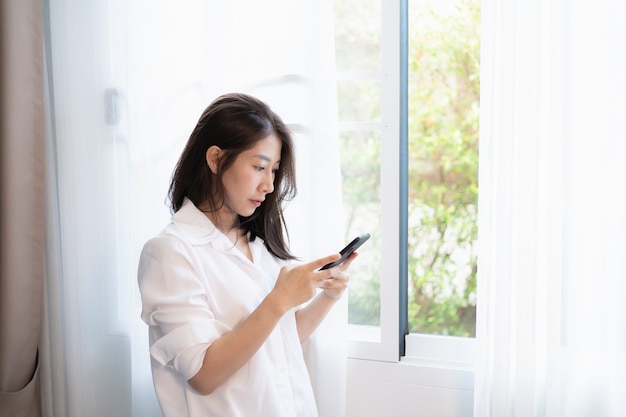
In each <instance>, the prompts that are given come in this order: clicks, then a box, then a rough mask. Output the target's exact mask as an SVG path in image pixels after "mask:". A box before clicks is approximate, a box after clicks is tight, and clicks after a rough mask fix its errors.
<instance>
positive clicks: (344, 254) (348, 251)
mask: <svg viewBox="0 0 626 417" xmlns="http://www.w3.org/2000/svg"><path fill="white" fill-rule="evenodd" d="M369 238H370V234H369V233H365V234H362V235H361V236H358V237H356V238H354V240H353V241H352V242H350V243H348V244H347V245H346V247H345V248H343V249H342V250H341V251H339V254H340V255H341V258H339V259H337V260H336V261H335V262H331V263H328V264H326V265H324V266H323V267H321V268H320V271H322V270H324V269H328V268H332V267H335V266H337V265H339V264H341V263H342V262H343V261H345V260H346V259H347V258H348V256H350V255H352V253H353V252H354V251H356V250H357V249H358V248H360V247H361V245H362V244H364V243H365V242H366V241H367V239H369Z"/></svg>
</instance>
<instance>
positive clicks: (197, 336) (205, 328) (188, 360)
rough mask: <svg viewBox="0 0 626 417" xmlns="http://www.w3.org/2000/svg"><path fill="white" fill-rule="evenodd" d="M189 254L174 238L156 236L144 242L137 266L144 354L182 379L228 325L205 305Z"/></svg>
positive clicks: (197, 365)
mask: <svg viewBox="0 0 626 417" xmlns="http://www.w3.org/2000/svg"><path fill="white" fill-rule="evenodd" d="M193 256H194V255H193V254H192V252H191V251H189V250H187V248H186V247H185V244H183V243H182V242H180V241H179V240H178V239H176V238H174V237H172V236H159V237H157V238H154V239H152V240H150V241H148V242H147V243H146V245H145V246H144V249H143V251H142V254H141V257H140V260H139V270H138V282H139V289H140V293H141V299H142V313H141V318H142V320H143V321H144V322H145V323H146V324H148V326H150V332H151V341H150V342H151V346H150V354H151V356H152V357H153V358H154V359H155V360H156V361H157V362H159V363H160V364H161V365H163V366H169V367H172V368H174V369H176V370H177V371H178V372H180V373H181V374H182V375H183V376H184V377H185V378H186V379H189V378H191V377H192V376H194V375H195V374H196V373H197V372H198V370H199V369H200V366H201V365H202V360H203V358H204V352H205V351H206V349H207V348H208V347H209V346H210V344H211V343H212V342H213V341H215V340H216V339H218V338H219V337H221V336H222V335H223V334H225V333H227V332H229V331H230V330H231V329H230V328H229V327H228V326H227V325H226V324H224V323H222V322H219V321H218V320H216V319H215V315H214V314H213V312H212V311H211V310H210V308H209V305H208V302H207V297H206V289H205V288H204V287H203V285H202V283H201V280H200V279H199V276H198V270H197V268H195V267H194V265H196V264H197V262H195V260H194V258H193Z"/></svg>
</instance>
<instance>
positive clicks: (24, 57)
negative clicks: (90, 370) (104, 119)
mask: <svg viewBox="0 0 626 417" xmlns="http://www.w3.org/2000/svg"><path fill="white" fill-rule="evenodd" d="M42 21H43V20H42V2H41V0H20V1H13V0H1V3H0V62H1V66H0V135H1V136H0V140H1V142H0V170H1V175H0V204H1V208H0V417H5V416H12V417H21V416H24V417H37V416H40V415H41V412H40V400H39V387H38V359H37V355H38V350H37V347H38V345H39V335H40V328H41V303H42V289H43V241H44V217H45V166H44V165H45V162H44V161H45V142H44V113H43V111H44V104H43V98H42V97H43V42H42Z"/></svg>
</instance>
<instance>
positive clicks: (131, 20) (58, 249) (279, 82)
mask: <svg viewBox="0 0 626 417" xmlns="http://www.w3.org/2000/svg"><path fill="white" fill-rule="evenodd" d="M46 10H47V18H48V22H49V25H48V33H47V36H46V44H47V50H46V52H47V55H46V61H47V65H48V77H49V79H48V84H47V85H48V92H49V94H50V100H49V103H50V104H49V109H50V112H49V114H50V118H49V132H50V133H49V142H48V143H49V146H48V156H49V167H50V168H49V178H50V179H49V182H50V189H52V190H55V192H52V193H51V194H50V196H49V211H48V219H47V224H48V241H47V242H48V243H47V253H46V259H47V267H48V272H47V288H46V289H47V294H46V296H47V298H46V306H45V320H46V328H45V336H46V337H45V356H46V357H47V358H48V359H49V360H48V361H47V364H46V365H45V366H44V367H43V370H42V378H43V379H44V384H43V386H44V387H45V388H44V392H43V398H44V416H66V417H74V416H76V417H79V416H81V417H82V416H92V417H97V416H112V415H116V416H117V415H120V416H121V415H133V416H138V417H139V416H141V417H144V416H158V415H160V412H159V410H158V406H157V404H156V399H155V396H154V392H153V388H152V381H151V375H150V366H149V356H148V354H149V353H148V340H147V328H146V326H145V324H144V323H142V322H141V321H140V319H139V312H140V300H139V294H138V289H137V284H136V267H137V260H138V256H139V252H140V249H141V247H142V245H143V243H144V242H145V241H146V240H147V239H148V238H150V237H151V236H153V235H154V234H156V233H157V232H158V231H159V230H160V229H161V228H162V227H163V226H165V224H166V223H167V222H168V221H169V217H170V213H169V210H168V208H167V206H166V205H165V198H166V194H167V187H168V183H169V179H170V176H171V173H172V170H173V168H174V164H175V163H176V160H177V158H178V156H179V154H180V152H181V151H182V149H183V146H184V144H185V142H186V140H187V138H188V135H189V133H190V132H191V130H192V129H193V127H194V125H195V123H196V121H197V119H198V117H199V116H200V114H201V112H202V110H203V109H204V108H205V107H206V106H207V105H208V104H209V102H210V101H212V100H213V99H214V98H215V97H216V96H218V95H219V94H222V93H225V92H232V91H239V92H247V93H250V94H253V95H256V96H257V97H259V98H261V99H263V100H265V101H266V102H268V103H269V104H270V105H271V106H272V108H273V109H274V110H275V111H276V112H277V113H279V114H280V115H281V116H282V117H283V119H284V120H285V121H286V123H287V124H288V125H289V126H290V127H291V129H292V131H293V132H294V134H295V140H296V144H297V152H298V155H297V158H298V159H297V167H298V172H297V175H298V187H299V191H300V193H299V195H298V197H297V198H296V200H294V202H292V203H291V205H290V206H289V207H288V209H287V212H286V215H287V221H288V226H289V231H290V236H291V242H292V248H293V250H294V252H295V253H296V254H297V255H299V256H301V257H302V258H303V259H307V258H311V257H313V256H322V255H326V254H329V253H332V252H334V251H336V250H338V249H339V248H340V247H341V246H343V244H344V242H343V241H342V236H343V233H342V232H341V230H342V228H343V225H342V223H341V219H340V218H338V217H337V216H335V213H338V212H341V209H340V205H341V189H340V169H339V155H338V149H339V146H338V135H337V130H336V126H337V120H336V117H337V116H336V114H337V112H336V93H335V88H336V83H335V79H334V73H335V64H334V34H333V29H332V22H333V16H332V1H331V0H324V1H319V0H307V1H300V2H292V1H289V0H271V1H264V2H258V1H253V0H246V1H236V2H222V1H208V0H204V1H200V0H196V1H194V0H185V1H176V2H173V1H168V0H134V1H131V2H126V1H123V0H87V1H86V0H48V1H47V2H46ZM337 307H338V308H336V309H335V310H334V311H333V312H332V313H331V314H332V316H331V317H329V318H328V320H326V322H325V324H324V325H323V327H322V328H321V329H320V330H319V331H318V332H317V334H316V336H315V337H314V338H313V340H312V341H311V343H309V345H308V346H307V347H306V348H307V359H308V363H309V364H310V369H311V374H312V378H313V381H314V387H315V390H316V396H317V399H318V403H319V410H320V415H321V416H323V417H326V416H329V417H330V416H337V417H339V416H344V415H345V369H346V359H345V357H346V355H345V345H344V343H343V340H344V333H345V332H344V328H345V325H346V322H347V307H346V304H345V302H344V303H343V304H340V305H339V306H337ZM322 358H323V359H322Z"/></svg>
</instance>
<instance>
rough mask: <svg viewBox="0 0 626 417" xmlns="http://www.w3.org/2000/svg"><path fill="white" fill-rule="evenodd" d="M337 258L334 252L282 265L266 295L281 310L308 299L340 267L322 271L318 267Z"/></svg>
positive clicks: (326, 282)
mask: <svg viewBox="0 0 626 417" xmlns="http://www.w3.org/2000/svg"><path fill="white" fill-rule="evenodd" d="M339 258H340V256H339V255H338V254H334V255H329V256H325V257H323V258H319V259H317V260H315V261H312V262H308V263H305V264H300V265H288V266H284V267H282V268H281V270H280V273H279V274H278V278H277V280H276V284H275V285H274V289H273V290H272V292H271V293H270V295H268V297H269V298H271V300H272V301H273V303H275V305H276V306H278V307H279V308H280V309H281V310H282V311H283V312H285V311H287V310H289V309H291V308H293V307H296V306H299V305H300V304H302V303H305V302H307V301H309V300H310V299H311V298H313V296H314V295H315V293H316V290H317V289H318V288H322V287H323V286H325V285H328V280H329V279H331V278H332V276H333V274H338V268H340V267H339V266H338V267H335V268H330V269H326V270H323V271H320V270H319V269H320V268H321V267H322V266H324V265H326V264H327V263H329V262H333V261H336V260H337V259H339ZM344 264H345V262H344ZM342 265H343V264H342ZM344 288H345V287H344Z"/></svg>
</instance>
